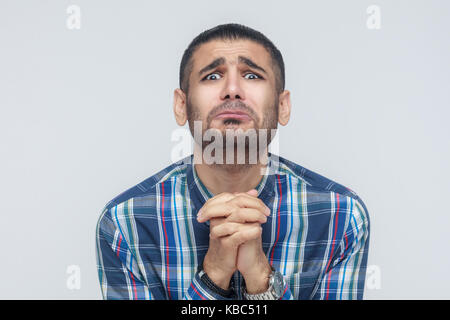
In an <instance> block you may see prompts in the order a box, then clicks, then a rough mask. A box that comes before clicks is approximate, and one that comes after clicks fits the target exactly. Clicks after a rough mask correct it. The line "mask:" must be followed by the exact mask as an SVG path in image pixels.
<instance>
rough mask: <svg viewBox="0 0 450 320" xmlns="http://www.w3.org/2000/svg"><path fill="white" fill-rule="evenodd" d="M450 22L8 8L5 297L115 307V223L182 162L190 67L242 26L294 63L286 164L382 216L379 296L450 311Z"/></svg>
mask: <svg viewBox="0 0 450 320" xmlns="http://www.w3.org/2000/svg"><path fill="white" fill-rule="evenodd" d="M372 4H375V5H378V6H379V8H380V9H381V29H379V30H370V29H368V27H367V25H366V21H367V19H368V18H369V14H367V12H366V9H367V8H368V7H369V5H372ZM69 5H78V6H79V7H80V9H81V29H79V30H70V29H68V28H67V26H66V20H67V18H68V16H69V14H68V13H67V12H66V9H67V7H68V6H69ZM449 13H450V5H449V2H447V1H376V2H372V1H361V0H359V1H281V0H278V1H261V0H258V1H242V0H240V1H226V2H224V1H221V2H219V1H216V2H215V1H130V0H128V1H92V0H90V1H87V0H83V1H82V0H72V1H5V0H1V1H0V90H1V92H0V107H1V116H0V141H1V149H0V150H1V157H0V176H1V179H0V197H1V198H0V200H1V211H0V214H1V224H0V226H1V232H0V241H1V245H2V246H1V251H0V255H1V263H0V298H2V299H100V298H101V294H100V287H99V283H98V278H97V272H96V265H95V225H96V222H97V219H98V217H99V215H100V211H101V209H102V208H103V206H104V205H105V204H106V203H107V202H108V201H109V200H111V199H112V198H113V197H114V196H116V195H118V194H119V193H121V192H122V191H124V190H126V189H128V188H129V187H131V186H133V185H135V184H137V183H139V182H140V181H142V180H144V179H145V178H147V177H149V176H151V175H153V174H154V173H156V171H158V170H160V169H162V168H164V167H166V166H167V165H169V164H170V163H171V161H172V159H171V153H172V151H173V148H174V146H175V145H176V142H173V141H172V140H171V135H172V133H173V132H174V130H176V129H177V128H178V127H177V125H176V122H175V120H174V117H173V112H172V103H173V90H174V89H175V88H177V87H178V67H179V63H180V60H181V56H182V53H183V51H184V49H185V48H186V47H187V45H188V44H189V42H190V41H191V40H192V39H193V38H194V37H195V36H196V35H197V34H198V33H200V32H201V31H203V30H205V29H208V28H210V27H213V26H215V25H218V24H221V23H227V22H238V23H243V24H246V25H248V26H250V27H252V28H255V29H257V30H259V31H261V32H263V33H264V34H266V35H267V36H268V37H269V38H270V39H271V40H272V41H273V42H274V43H275V44H276V45H277V46H278V48H279V49H280V50H281V52H282V53H283V56H284V60H285V64H286V87H287V89H289V90H290V91H291V97H292V104H293V106H292V117H291V121H290V122H289V124H288V125H287V126H286V127H281V129H280V131H279V133H278V134H279V141H280V148H279V152H280V155H281V156H284V157H286V158H288V159H290V160H292V161H294V162H296V163H298V164H300V165H302V166H304V167H306V168H308V169H310V170H313V171H315V172H317V173H319V174H322V175H324V176H326V177H328V178H330V179H332V180H335V181H337V182H339V183H341V184H344V185H345V186H347V187H349V188H351V189H352V190H354V191H355V192H356V193H358V194H359V195H360V197H361V198H362V199H363V201H364V202H365V204H366V205H367V207H368V209H369V213H370V218H371V223H372V225H371V228H372V233H371V243H370V254H369V262H368V264H369V265H372V266H376V267H377V268H379V270H380V272H381V273H380V278H379V279H378V280H380V287H379V288H372V289H369V288H367V286H366V290H365V298H366V299H419V298H421V299H431V298H436V299H444V298H445V299H449V298H450V295H449V293H448V292H449V291H448V287H449V286H450V280H449V276H448V270H449V269H450V257H449V250H448V245H449V243H450V242H449V241H448V237H447V235H448V228H449V226H450V212H449V209H448V199H449V195H450V194H449V191H450V182H449V178H450V170H449V168H448V163H449V162H450V147H449V143H448V138H449V133H450V129H449V126H448V125H447V122H448V119H449V116H450V112H449V106H450V105H449V103H450V89H449V88H450V86H449V85H450V81H449V80H450V66H449V56H450V44H449V38H448V36H449V29H450V19H449V18H450V15H449ZM185 129H186V130H187V125H186V126H185ZM70 265H77V266H79V267H80V270H81V287H80V289H78V290H70V289H69V288H68V286H67V280H68V277H69V274H68V273H67V272H66V271H67V267H68V266H70Z"/></svg>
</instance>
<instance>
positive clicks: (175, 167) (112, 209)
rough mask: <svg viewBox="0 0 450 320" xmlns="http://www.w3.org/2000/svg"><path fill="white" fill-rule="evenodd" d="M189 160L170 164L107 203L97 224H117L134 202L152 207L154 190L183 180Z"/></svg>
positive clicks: (187, 158) (186, 158)
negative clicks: (169, 181) (177, 179)
mask: <svg viewBox="0 0 450 320" xmlns="http://www.w3.org/2000/svg"><path fill="white" fill-rule="evenodd" d="M190 159H191V158H190V156H187V157H185V158H183V159H181V160H179V161H177V162H174V163H172V164H171V165H169V166H167V167H165V168H164V169H162V170H160V171H158V172H157V173H155V174H154V175H152V176H151V177H148V178H146V179H145V180H143V181H141V182H140V183H138V184H136V185H134V186H133V187H131V188H128V189H127V190H125V191H123V192H122V193H120V194H119V195H117V196H116V197H114V198H113V199H111V200H110V201H108V202H107V203H106V205H105V206H104V207H103V209H102V212H101V214H100V217H99V219H98V224H99V225H111V224H117V222H118V220H120V217H118V216H128V215H129V214H130V212H129V208H130V206H132V202H135V200H142V201H143V202H145V204H146V206H147V207H148V208H150V207H152V205H154V204H155V203H156V201H155V200H156V196H155V195H156V188H157V187H158V186H159V185H161V184H162V183H163V182H165V181H167V180H170V179H173V178H175V177H179V178H184V177H185V176H186V167H187V165H188V163H189V161H190ZM136 202H137V201H136Z"/></svg>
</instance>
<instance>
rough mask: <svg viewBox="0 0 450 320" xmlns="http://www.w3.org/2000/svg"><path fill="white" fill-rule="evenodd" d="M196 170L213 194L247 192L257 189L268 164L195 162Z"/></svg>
mask: <svg viewBox="0 0 450 320" xmlns="http://www.w3.org/2000/svg"><path fill="white" fill-rule="evenodd" d="M265 162H266V163H267V161H265ZM194 166H195V171H196V172H197V175H198V177H199V178H200V180H201V181H202V183H203V184H204V185H205V186H206V188H208V190H209V191H211V192H212V193H213V195H217V194H220V193H223V192H230V193H233V192H247V191H249V190H252V189H256V187H257V186H258V184H259V183H260V182H261V179H262V178H263V176H264V172H265V169H266V167H267V164H262V163H261V161H259V162H258V163H256V164H235V165H227V164H206V163H205V162H204V161H202V162H201V163H195V164H194Z"/></svg>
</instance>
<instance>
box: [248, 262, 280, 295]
mask: <svg viewBox="0 0 450 320" xmlns="http://www.w3.org/2000/svg"><path fill="white" fill-rule="evenodd" d="M272 271H273V269H272V267H271V266H270V264H269V263H268V262H267V264H265V265H263V266H261V267H260V268H258V269H255V270H253V271H250V272H248V273H247V274H245V275H244V274H243V277H244V282H245V288H246V291H247V293H249V294H256V293H261V292H265V291H267V290H268V289H269V279H270V275H271V274H272Z"/></svg>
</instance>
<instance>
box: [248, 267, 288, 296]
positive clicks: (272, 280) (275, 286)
mask: <svg viewBox="0 0 450 320" xmlns="http://www.w3.org/2000/svg"><path fill="white" fill-rule="evenodd" d="M270 267H271V268H272V273H271V274H270V277H269V288H268V289H267V291H266V292H262V293H256V294H249V293H247V290H246V288H245V286H243V287H242V295H243V296H244V298H245V299H246V300H278V299H280V298H281V297H282V296H283V292H284V287H285V283H284V278H283V275H282V274H281V273H280V272H279V271H277V270H275V269H274V267H272V266H270Z"/></svg>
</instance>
